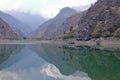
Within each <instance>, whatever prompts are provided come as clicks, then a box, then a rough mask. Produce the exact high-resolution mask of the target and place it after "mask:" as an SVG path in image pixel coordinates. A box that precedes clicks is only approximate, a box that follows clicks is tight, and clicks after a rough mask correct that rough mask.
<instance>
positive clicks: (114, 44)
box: [52, 37, 120, 50]
mask: <svg viewBox="0 0 120 80" xmlns="http://www.w3.org/2000/svg"><path fill="white" fill-rule="evenodd" d="M97 42H100V43H99V45H98V44H97ZM52 44H55V45H59V46H71V47H76V46H90V47H93V48H100V49H117V50H120V38H113V37H110V38H99V39H91V40H89V41H76V40H74V39H69V40H55V41H52Z"/></svg>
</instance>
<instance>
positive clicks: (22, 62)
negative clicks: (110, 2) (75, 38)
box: [0, 43, 120, 80]
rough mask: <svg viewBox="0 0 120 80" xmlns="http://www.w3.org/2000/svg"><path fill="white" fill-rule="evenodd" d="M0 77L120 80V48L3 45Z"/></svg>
mask: <svg viewBox="0 0 120 80" xmlns="http://www.w3.org/2000/svg"><path fill="white" fill-rule="evenodd" d="M0 80H120V50H107V49H97V48H91V47H88V46H78V47H76V48H71V47H65V46H64V47H59V46H55V45H49V44H42V43H41V44H0Z"/></svg>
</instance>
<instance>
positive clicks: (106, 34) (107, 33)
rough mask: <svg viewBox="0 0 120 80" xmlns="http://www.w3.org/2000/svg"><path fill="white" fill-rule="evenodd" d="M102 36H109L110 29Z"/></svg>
mask: <svg viewBox="0 0 120 80" xmlns="http://www.w3.org/2000/svg"><path fill="white" fill-rule="evenodd" d="M103 36H104V37H110V36H111V33H110V31H107V32H105V33H104V35H103Z"/></svg>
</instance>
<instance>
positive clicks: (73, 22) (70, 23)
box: [55, 11, 86, 38]
mask: <svg viewBox="0 0 120 80" xmlns="http://www.w3.org/2000/svg"><path fill="white" fill-rule="evenodd" d="M85 13H86V11H83V12H79V13H76V14H75V15H73V16H71V17H69V18H67V19H66V20H65V21H64V22H63V24H61V25H60V27H59V28H58V29H57V30H56V32H55V37H56V38H66V37H74V34H71V36H70V35H69V36H68V34H70V33H71V31H74V30H76V29H77V28H78V23H79V20H80V18H81V17H82V16H83V15H84V14H85Z"/></svg>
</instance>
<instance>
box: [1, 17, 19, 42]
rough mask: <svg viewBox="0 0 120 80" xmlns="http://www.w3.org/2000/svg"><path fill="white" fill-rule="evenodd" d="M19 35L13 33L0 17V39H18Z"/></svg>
mask: <svg viewBox="0 0 120 80" xmlns="http://www.w3.org/2000/svg"><path fill="white" fill-rule="evenodd" d="M19 38H20V36H19V35H18V34H17V33H15V32H14V31H13V30H12V29H11V27H10V26H9V25H8V24H7V23H6V22H5V21H3V20H2V19H1V18H0V39H1V40H5V39H7V40H13V39H19Z"/></svg>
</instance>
